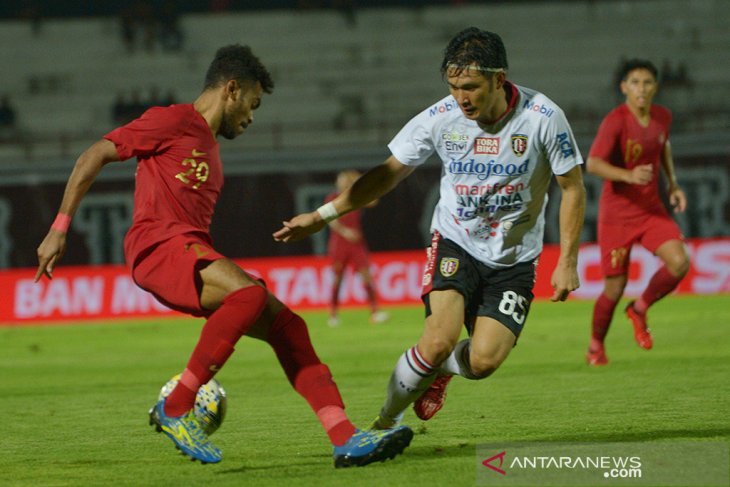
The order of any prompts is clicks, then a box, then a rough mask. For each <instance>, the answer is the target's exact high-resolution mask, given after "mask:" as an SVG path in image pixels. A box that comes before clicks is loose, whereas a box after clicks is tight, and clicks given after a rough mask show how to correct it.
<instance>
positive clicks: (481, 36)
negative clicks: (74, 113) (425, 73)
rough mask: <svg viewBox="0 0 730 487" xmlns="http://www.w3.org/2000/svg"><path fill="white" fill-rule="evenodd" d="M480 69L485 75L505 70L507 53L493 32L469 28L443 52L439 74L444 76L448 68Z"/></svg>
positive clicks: (456, 36)
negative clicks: (490, 71)
mask: <svg viewBox="0 0 730 487" xmlns="http://www.w3.org/2000/svg"><path fill="white" fill-rule="evenodd" d="M473 64H474V65H476V66H477V67H479V68H481V69H482V70H483V71H484V72H485V74H487V73H488V72H489V70H498V69H504V70H505V71H506V70H507V67H508V65H507V51H506V50H505V48H504V43H503V42H502V38H501V37H499V35H497V34H495V33H494V32H489V31H486V30H481V29H478V28H476V27H469V28H467V29H464V30H462V31H461V32H459V33H458V34H456V35H455V36H454V37H453V38H452V39H451V41H449V44H448V45H447V46H446V49H445V50H444V59H443V61H442V62H441V74H442V75H445V74H446V70H447V69H448V68H449V66H452V65H453V66H457V67H459V68H465V67H467V66H470V65H473Z"/></svg>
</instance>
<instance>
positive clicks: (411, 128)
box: [274, 27, 585, 429]
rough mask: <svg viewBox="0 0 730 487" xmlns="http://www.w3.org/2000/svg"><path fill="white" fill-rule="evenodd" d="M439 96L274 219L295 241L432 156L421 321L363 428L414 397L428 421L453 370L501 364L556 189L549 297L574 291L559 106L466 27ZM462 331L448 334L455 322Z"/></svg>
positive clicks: (449, 57)
mask: <svg viewBox="0 0 730 487" xmlns="http://www.w3.org/2000/svg"><path fill="white" fill-rule="evenodd" d="M441 72H442V75H443V76H444V78H445V80H446V82H447V84H448V87H449V92H450V95H449V96H447V97H446V98H444V99H442V100H440V101H438V102H436V103H435V104H433V105H432V106H430V107H428V108H427V109H425V110H424V111H422V112H421V113H420V114H418V115H416V116H415V117H414V118H413V119H411V120H410V121H409V122H408V123H407V124H406V125H405V127H403V129H402V130H401V131H400V132H399V133H398V134H397V135H396V136H395V138H394V139H393V140H392V141H391V142H390V144H389V145H388V147H389V149H390V151H391V153H392V155H391V156H390V157H389V158H388V159H387V160H386V161H385V162H384V163H383V164H381V165H379V166H376V167H374V168H373V169H371V170H370V171H368V172H367V173H365V174H364V175H363V176H362V177H360V179H358V180H357V181H356V182H355V183H354V184H353V185H352V186H351V188H350V189H349V190H348V191H345V192H343V193H342V194H340V195H339V196H338V197H337V198H336V199H335V200H333V201H332V202H330V203H328V204H326V205H324V206H322V207H320V208H319V209H318V210H317V211H314V212H311V213H304V214H301V215H298V216H296V217H294V218H292V219H291V220H290V221H287V222H284V223H283V227H282V228H281V229H280V230H278V231H277V232H275V233H274V239H276V240H278V241H284V242H288V241H295V240H300V239H302V238H305V237H306V236H308V235H310V234H312V233H314V232H316V231H319V230H321V229H322V228H323V227H324V226H325V225H326V224H327V222H328V221H331V220H332V219H334V218H337V217H338V216H341V215H343V214H345V213H348V212H350V211H353V210H356V209H358V208H362V207H363V206H365V205H366V204H367V203H368V202H370V201H373V200H374V199H376V198H381V197H382V196H383V195H385V194H386V193H387V192H389V191H391V190H392V189H393V188H394V187H395V186H396V185H397V184H398V183H399V182H400V181H401V180H403V179H404V178H405V177H406V176H408V175H409V174H411V173H412V172H413V171H414V170H415V168H416V167H418V166H420V165H421V164H423V163H424V162H425V161H426V160H427V159H428V158H429V157H430V156H431V155H432V154H434V153H436V154H437V155H438V156H439V157H440V158H441V160H442V162H443V170H442V176H441V188H440V199H439V202H438V204H437V205H436V209H435V211H434V215H433V220H432V223H431V228H432V232H433V238H432V242H431V247H430V249H429V252H428V264H427V267H426V271H425V275H424V279H423V285H424V289H423V302H424V304H425V307H426V316H427V318H426V322H425V326H424V330H423V334H422V335H421V338H420V339H419V340H418V343H417V344H416V345H415V346H413V347H411V348H409V349H408V350H406V351H405V352H404V353H403V355H402V356H401V357H400V359H399V360H398V362H397V363H396V366H395V369H394V370H393V374H392V376H391V378H390V382H389V384H388V391H387V398H386V400H385V404H384V406H383V408H382V410H381V411H380V414H379V416H378V417H377V419H376V421H375V423H374V425H373V427H374V428H377V429H383V428H390V427H392V426H394V425H396V424H399V423H400V421H401V418H402V417H403V413H404V411H405V409H406V408H407V407H408V406H409V405H410V404H411V403H414V401H415V404H414V409H415V412H416V415H417V416H418V417H419V418H421V419H424V420H426V419H430V418H431V417H433V415H434V414H436V412H437V411H438V410H439V409H441V407H442V405H443V403H444V399H445V397H446V385H447V384H448V382H449V380H450V379H451V378H452V377H453V376H454V375H460V376H462V377H464V378H467V379H472V380H479V379H484V378H486V377H488V376H489V375H491V374H492V373H493V372H494V371H495V370H497V368H498V367H499V366H500V365H501V364H502V362H504V360H505V359H506V358H507V356H508V355H509V353H510V351H511V350H512V348H513V347H514V346H515V343H516V341H517V338H518V337H519V335H520V332H521V331H522V328H523V326H524V324H525V320H526V318H527V314H528V311H529V309H530V303H531V302H532V299H533V293H532V290H533V286H534V282H535V268H536V265H537V259H538V257H539V255H540V252H541V251H542V240H543V229H544V226H545V217H544V213H545V205H546V204H547V190H548V187H549V184H550V180H551V178H552V176H553V175H555V178H556V180H557V183H558V185H559V186H560V189H561V193H562V194H561V196H562V199H561V202H560V257H559V259H558V263H557V265H556V267H555V269H554V270H553V273H552V277H551V284H552V287H553V289H554V293H553V295H552V297H551V300H552V301H564V300H565V299H566V298H567V297H568V294H569V293H570V292H571V291H573V290H575V289H577V288H578V286H579V284H580V283H579V279H578V273H577V269H576V266H577V259H578V243H579V237H580V232H581V228H582V227H583V213H584V208H585V188H584V186H583V178H582V173H581V168H580V165H581V164H582V163H583V160H582V158H581V155H580V153H579V151H578V147H577V145H576V142H575V138H574V136H573V133H572V131H571V129H570V126H569V125H568V122H567V120H566V118H565V115H564V114H563V111H562V110H561V109H560V108H559V107H558V106H557V105H556V104H555V103H553V102H552V100H550V99H549V98H548V97H546V96H545V95H543V94H541V93H539V92H537V91H534V90H531V89H528V88H524V87H521V86H517V85H515V84H513V83H511V82H509V81H507V79H506V76H507V54H506V51H505V48H504V44H503V43H502V40H501V38H500V37H499V36H498V35H497V34H495V33H492V32H487V31H483V30H480V29H477V28H475V27H472V28H468V29H466V30H464V31H462V32H460V33H458V34H457V35H456V36H455V37H454V38H453V39H452V40H451V41H450V42H449V44H448V46H447V47H446V50H445V53H444V59H443V61H442V64H441ZM464 325H465V326H466V327H467V330H468V332H469V338H467V339H465V340H462V341H459V335H460V333H461V327H462V326H464Z"/></svg>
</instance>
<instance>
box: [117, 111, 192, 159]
mask: <svg viewBox="0 0 730 487" xmlns="http://www.w3.org/2000/svg"><path fill="white" fill-rule="evenodd" d="M166 110H168V109H165V108H160V107H154V108H150V109H149V110H147V111H146V112H144V113H143V114H142V116H141V117H139V118H137V119H135V120H132V121H131V122H129V123H128V124H127V125H123V126H121V127H118V128H116V129H114V130H112V131H111V132H109V133H108V134H106V135H105V136H104V138H105V139H107V140H109V141H111V142H113V143H114V145H115V146H116V148H117V153H118V154H119V158H120V159H121V160H123V161H124V160H127V159H130V158H132V157H139V156H145V155H150V154H154V153H156V152H160V151H161V150H162V149H164V147H165V146H166V145H167V143H168V141H170V140H171V139H173V138H175V137H176V136H177V135H178V134H179V129H178V126H179V124H180V121H181V117H176V116H169V114H168V113H167V112H166Z"/></svg>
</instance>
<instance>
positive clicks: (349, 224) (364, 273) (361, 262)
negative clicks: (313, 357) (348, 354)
mask: <svg viewBox="0 0 730 487" xmlns="http://www.w3.org/2000/svg"><path fill="white" fill-rule="evenodd" d="M359 177H360V173H359V172H358V171H355V170H353V169H349V170H346V171H342V172H340V173H339V174H338V175H337V180H336V181H335V187H336V188H337V191H334V192H332V193H330V194H329V195H327V198H325V203H329V202H330V201H332V200H334V199H335V198H336V197H337V196H338V195H339V194H340V193H342V192H343V191H345V190H346V189H347V188H349V187H350V186H351V185H352V183H354V182H355V180H357V178H359ZM373 206H375V202H373V203H370V204H368V205H367V207H368V208H370V207H373ZM329 226H330V235H329V241H328V242H327V253H328V255H329V257H330V259H332V270H333V271H334V274H335V280H334V282H333V283H332V296H331V298H330V317H329V320H328V321H327V322H328V323H329V325H330V326H338V325H339V324H340V319H339V317H338V316H337V311H338V307H339V299H340V287H341V286H342V279H343V277H344V275H345V271H346V270H347V268H348V267H351V268H352V269H354V270H355V271H356V272H357V273H358V274H360V277H361V278H362V282H363V285H364V286H365V290H366V292H367V293H368V302H369V304H370V322H371V323H383V322H384V321H386V320H387V319H388V313H386V312H385V311H379V310H378V298H377V293H376V291H375V285H374V283H373V279H372V276H371V275H370V256H369V252H368V245H367V242H366V241H365V235H364V234H363V231H362V223H361V219H360V210H356V211H353V212H351V213H348V214H347V215H344V216H343V217H342V218H340V219H339V220H333V221H331V222H330V224H329Z"/></svg>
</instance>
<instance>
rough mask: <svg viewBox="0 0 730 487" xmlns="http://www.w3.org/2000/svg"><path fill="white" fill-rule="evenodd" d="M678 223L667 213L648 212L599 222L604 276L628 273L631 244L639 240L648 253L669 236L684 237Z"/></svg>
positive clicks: (681, 238) (655, 249)
mask: <svg viewBox="0 0 730 487" xmlns="http://www.w3.org/2000/svg"><path fill="white" fill-rule="evenodd" d="M683 239H684V236H683V235H682V232H681V230H680V229H679V226H678V225H677V223H676V222H675V221H674V220H673V219H672V218H671V217H670V216H668V215H651V216H649V217H648V218H647V219H646V220H644V221H640V222H635V221H625V222H621V221H616V222H611V223H599V225H598V244H599V246H600V247H601V271H602V272H603V275H604V276H605V277H611V276H619V275H623V274H627V273H628V271H629V260H630V257H631V247H632V246H633V245H634V244H635V243H638V244H641V245H642V246H643V247H644V248H646V249H647V250H648V251H650V252H651V253H656V251H657V249H658V248H659V247H660V246H661V245H662V244H663V243H664V242H668V241H670V240H683Z"/></svg>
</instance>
